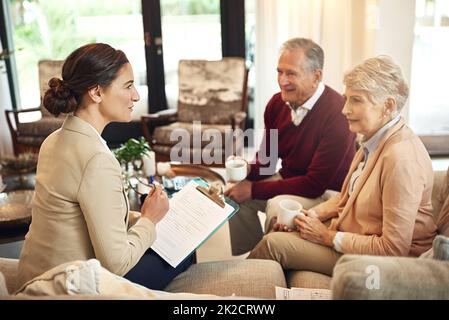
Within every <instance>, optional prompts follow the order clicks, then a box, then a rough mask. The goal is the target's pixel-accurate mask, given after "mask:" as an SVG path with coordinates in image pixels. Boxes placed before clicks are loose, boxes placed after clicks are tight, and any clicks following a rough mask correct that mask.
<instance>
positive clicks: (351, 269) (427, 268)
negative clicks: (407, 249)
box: [331, 255, 449, 300]
mask: <svg viewBox="0 0 449 320" xmlns="http://www.w3.org/2000/svg"><path fill="white" fill-rule="evenodd" d="M448 288H449V262H448V261H437V260H433V259H416V258H409V257H379V256H359V255H344V256H342V257H341V258H340V259H339V260H338V262H337V264H336V266H335V268H334V274H333V278H332V282H331V290H332V297H333V299H362V300H365V299H385V300H394V299H406V300H408V299H429V300H434V299H435V300H437V299H449V290H448Z"/></svg>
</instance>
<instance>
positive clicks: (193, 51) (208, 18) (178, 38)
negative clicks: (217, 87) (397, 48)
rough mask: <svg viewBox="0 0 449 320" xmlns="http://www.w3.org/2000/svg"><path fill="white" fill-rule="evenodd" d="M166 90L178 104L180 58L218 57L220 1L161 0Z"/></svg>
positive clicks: (169, 99) (169, 98) (173, 105)
mask: <svg viewBox="0 0 449 320" xmlns="http://www.w3.org/2000/svg"><path fill="white" fill-rule="evenodd" d="M161 16H162V17H161V18H162V37H163V42H164V68H165V90H166V94H167V103H168V105H169V107H170V108H176V107H177V101H178V63H179V60H180V59H205V60H220V59H221V57H222V55H221V22H220V0H201V1H198V0H195V1H194V0H161Z"/></svg>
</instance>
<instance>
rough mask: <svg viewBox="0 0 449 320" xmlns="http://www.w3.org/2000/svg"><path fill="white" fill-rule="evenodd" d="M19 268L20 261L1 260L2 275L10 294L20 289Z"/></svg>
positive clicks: (0, 271)
mask: <svg viewBox="0 0 449 320" xmlns="http://www.w3.org/2000/svg"><path fill="white" fill-rule="evenodd" d="M18 268H19V260H18V259H8V258H0V273H2V274H3V276H4V277H5V282H6V287H7V288H8V292H9V293H13V292H14V291H16V290H17V289H18V278H17V276H18Z"/></svg>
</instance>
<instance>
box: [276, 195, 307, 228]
mask: <svg viewBox="0 0 449 320" xmlns="http://www.w3.org/2000/svg"><path fill="white" fill-rule="evenodd" d="M301 210H302V204H300V203H299V202H298V201H294V200H290V199H284V200H281V201H280V202H279V212H278V215H277V223H279V224H283V225H285V226H287V227H288V228H290V229H294V228H295V223H294V219H295V217H296V216H297V215H304V213H302V212H301Z"/></svg>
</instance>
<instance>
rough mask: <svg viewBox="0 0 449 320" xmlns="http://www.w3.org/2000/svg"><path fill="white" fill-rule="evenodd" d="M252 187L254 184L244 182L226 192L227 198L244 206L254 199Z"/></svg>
mask: <svg viewBox="0 0 449 320" xmlns="http://www.w3.org/2000/svg"><path fill="white" fill-rule="evenodd" d="M251 187H252V183H251V182H250V181H248V180H243V181H241V182H239V183H237V184H235V185H233V186H232V187H230V188H229V189H228V190H226V191H225V196H227V197H229V198H231V199H232V200H234V201H235V202H237V203H238V204H242V203H244V202H246V201H248V200H251V199H252V191H251Z"/></svg>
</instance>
